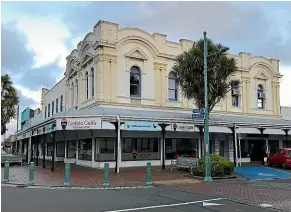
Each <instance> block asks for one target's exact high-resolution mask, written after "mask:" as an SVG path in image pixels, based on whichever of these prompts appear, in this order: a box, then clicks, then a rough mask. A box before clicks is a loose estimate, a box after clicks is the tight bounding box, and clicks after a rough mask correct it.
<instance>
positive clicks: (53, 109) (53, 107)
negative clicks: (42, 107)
mask: <svg viewBox="0 0 291 212" xmlns="http://www.w3.org/2000/svg"><path fill="white" fill-rule="evenodd" d="M54 112H55V102H54V101H53V102H52V116H53V115H54Z"/></svg>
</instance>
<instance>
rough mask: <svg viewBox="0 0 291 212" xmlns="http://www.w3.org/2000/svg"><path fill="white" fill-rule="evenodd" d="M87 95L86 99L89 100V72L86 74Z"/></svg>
mask: <svg viewBox="0 0 291 212" xmlns="http://www.w3.org/2000/svg"><path fill="white" fill-rule="evenodd" d="M85 94H86V99H89V76H88V72H87V71H86V73H85Z"/></svg>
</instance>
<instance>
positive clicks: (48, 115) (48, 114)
mask: <svg viewBox="0 0 291 212" xmlns="http://www.w3.org/2000/svg"><path fill="white" fill-rule="evenodd" d="M47 109H48V110H47V111H48V113H47V117H48V118H49V117H50V115H51V113H50V110H51V104H50V103H49V104H48V108H47Z"/></svg>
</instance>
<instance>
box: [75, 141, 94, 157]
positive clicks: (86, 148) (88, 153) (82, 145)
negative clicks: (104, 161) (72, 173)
mask: <svg viewBox="0 0 291 212" xmlns="http://www.w3.org/2000/svg"><path fill="white" fill-rule="evenodd" d="M78 159H79V160H87V161H91V160H92V138H88V139H80V140H79V146H78Z"/></svg>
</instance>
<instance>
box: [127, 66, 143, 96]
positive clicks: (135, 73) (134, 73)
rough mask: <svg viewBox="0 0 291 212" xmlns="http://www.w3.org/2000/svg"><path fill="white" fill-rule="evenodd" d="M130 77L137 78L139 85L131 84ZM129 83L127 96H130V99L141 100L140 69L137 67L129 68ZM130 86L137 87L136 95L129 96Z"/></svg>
mask: <svg viewBox="0 0 291 212" xmlns="http://www.w3.org/2000/svg"><path fill="white" fill-rule="evenodd" d="M134 69H135V70H137V71H136V72H135V70H134ZM131 76H138V79H139V83H138V84H133V83H131ZM129 83H130V86H129V94H130V97H131V98H141V69H140V68H139V67H138V66H132V67H131V68H130V78H129ZM132 86H136V87H137V89H138V95H134V94H131V87H132Z"/></svg>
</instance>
